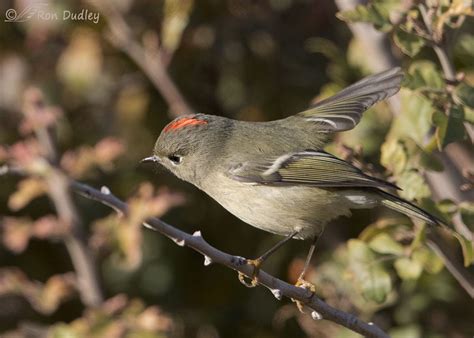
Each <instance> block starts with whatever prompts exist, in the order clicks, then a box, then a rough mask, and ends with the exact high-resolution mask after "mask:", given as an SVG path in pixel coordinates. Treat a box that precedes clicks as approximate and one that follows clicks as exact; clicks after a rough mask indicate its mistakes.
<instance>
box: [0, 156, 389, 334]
mask: <svg viewBox="0 0 474 338" xmlns="http://www.w3.org/2000/svg"><path fill="white" fill-rule="evenodd" d="M8 173H10V174H15V175H21V176H24V175H27V174H28V173H26V172H25V171H24V170H22V169H21V168H19V167H14V166H8V165H4V166H2V167H0V175H5V174H8ZM68 182H69V186H70V187H71V189H72V190H73V191H74V192H76V193H77V194H79V195H82V196H83V197H85V198H88V199H91V200H94V201H97V202H100V203H102V204H104V205H107V206H108V207H110V208H112V209H113V210H115V211H116V212H117V213H119V214H121V215H126V214H127V212H128V205H127V203H125V202H124V201H122V200H121V199H119V198H117V197H116V196H114V195H113V194H112V193H110V191H109V189H101V190H97V189H95V188H93V187H91V186H89V185H87V184H84V183H81V182H78V181H74V180H69V181H68ZM143 225H144V226H145V227H147V228H149V229H151V230H154V231H157V232H159V233H161V234H163V235H164V236H166V237H168V238H169V239H171V240H172V241H173V242H174V243H176V244H177V245H178V246H181V247H183V246H186V247H189V248H191V249H193V250H195V251H197V252H199V253H201V254H202V255H203V256H204V258H205V259H204V264H205V265H206V266H207V265H210V264H212V263H218V264H222V265H224V266H227V267H228V268H230V269H233V270H235V271H238V272H241V273H243V274H244V275H246V276H252V274H253V267H252V266H250V265H248V264H246V259H245V258H243V257H240V256H234V255H230V254H228V253H226V252H223V251H221V250H219V249H217V248H215V247H213V246H212V245H210V244H209V243H208V242H206V241H205V240H204V238H203V237H202V235H201V232H200V231H196V232H194V233H193V234H192V235H191V234H188V233H186V232H184V231H182V230H179V229H178V228H176V227H174V226H172V225H170V224H168V223H165V222H163V221H162V220H160V219H158V218H156V217H153V218H149V219H147V220H146V221H145V222H144V223H143ZM258 283H259V284H260V285H262V286H264V287H266V288H267V289H269V290H270V291H271V292H272V294H273V295H274V296H275V297H276V298H277V299H278V300H280V299H281V298H282V297H283V296H285V297H287V298H291V299H294V300H297V301H299V302H301V303H302V304H304V305H305V306H306V307H308V308H309V309H311V310H312V313H311V316H312V317H313V318H316V319H326V320H329V321H332V322H334V323H337V324H339V325H342V326H344V327H346V328H348V329H350V330H352V331H354V332H357V333H360V334H362V335H364V336H366V337H377V338H388V337H389V336H388V335H387V334H386V333H385V332H384V331H383V330H382V329H380V328H379V327H378V326H377V325H375V324H374V323H372V322H369V323H366V322H364V321H362V320H360V319H359V318H357V317H356V316H355V315H353V314H350V313H347V312H344V311H341V310H338V309H336V308H333V307H332V306H330V305H329V304H327V303H325V302H324V301H322V300H321V299H320V298H318V297H317V296H316V295H315V294H314V293H313V292H311V291H309V290H308V289H305V288H302V287H296V286H295V285H292V284H289V283H286V282H284V281H282V280H281V279H278V278H276V277H274V276H272V275H270V274H268V273H266V272H265V271H263V270H259V272H258Z"/></svg>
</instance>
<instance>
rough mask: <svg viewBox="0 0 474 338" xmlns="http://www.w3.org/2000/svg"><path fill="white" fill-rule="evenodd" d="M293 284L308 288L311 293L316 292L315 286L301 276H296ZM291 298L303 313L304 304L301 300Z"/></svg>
mask: <svg viewBox="0 0 474 338" xmlns="http://www.w3.org/2000/svg"><path fill="white" fill-rule="evenodd" d="M295 286H297V287H299V288H303V289H306V290H309V291H311V292H312V293H315V292H316V286H315V285H314V284H312V283H310V282H308V281H306V280H304V279H303V278H302V277H300V278H298V280H297V281H296V284H295ZM291 300H292V301H293V302H295V303H296V307H297V308H298V310H300V312H301V313H305V312H304V304H303V303H302V302H301V301H299V300H296V299H293V298H292V299H291Z"/></svg>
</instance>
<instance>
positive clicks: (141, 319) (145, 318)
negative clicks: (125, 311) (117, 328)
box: [136, 306, 173, 332]
mask: <svg viewBox="0 0 474 338" xmlns="http://www.w3.org/2000/svg"><path fill="white" fill-rule="evenodd" d="M136 323H137V326H138V327H139V328H140V329H142V330H146V331H151V332H157V331H161V332H163V331H170V330H171V329H172V327H173V320H172V319H171V317H169V316H167V315H166V314H165V313H164V312H163V311H162V310H161V309H160V308H159V307H157V306H150V307H148V308H146V309H145V311H143V312H142V313H141V314H140V315H139V316H138V317H137V319H136Z"/></svg>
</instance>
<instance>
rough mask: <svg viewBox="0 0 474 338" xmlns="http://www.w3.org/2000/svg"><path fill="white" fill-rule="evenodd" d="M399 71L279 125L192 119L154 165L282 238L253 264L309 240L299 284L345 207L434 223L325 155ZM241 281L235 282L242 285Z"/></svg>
mask: <svg viewBox="0 0 474 338" xmlns="http://www.w3.org/2000/svg"><path fill="white" fill-rule="evenodd" d="M402 77H403V74H402V72H401V70H400V69H399V68H394V69H390V70H388V71H384V72H382V73H379V74H376V75H373V76H369V77H366V78H364V79H363V80H361V81H359V82H357V83H355V84H353V85H351V86H349V87H348V88H346V89H344V90H342V91H341V92H339V93H338V94H336V95H334V96H332V97H330V98H327V99H325V100H322V101H320V102H318V103H316V104H315V105H313V106H312V107H310V108H309V109H307V110H305V111H303V112H300V113H298V114H296V115H293V116H290V117H287V118H285V119H281V120H276V121H270V122H245V121H236V120H232V119H228V118H225V117H219V116H213V115H204V114H196V115H191V116H184V117H178V118H176V119H175V120H173V121H172V122H171V123H169V124H168V125H167V126H166V127H165V128H164V129H163V131H162V132H161V134H160V136H159V137H158V140H157V141H156V144H155V148H154V151H153V156H151V157H148V158H146V159H144V160H143V161H144V162H150V161H151V162H156V163H159V164H161V165H163V166H164V167H166V168H167V169H168V170H170V171H171V172H172V173H174V174H175V175H176V176H178V177H179V178H181V179H183V180H185V181H187V182H189V183H192V184H194V185H195V186H196V187H198V188H199V189H201V190H203V191H205V192H206V193H207V194H208V195H209V196H211V197H212V198H214V199H215V200H216V201H217V202H219V203H220V204H221V205H222V206H223V207H224V208H226V209H227V210H229V211H230V212H231V213H233V214H234V215H235V216H237V217H238V218H240V219H241V220H243V221H244V222H246V223H248V224H250V225H253V226H254V227H257V228H259V229H262V230H265V231H268V232H271V233H275V234H278V235H283V236H286V238H285V239H284V240H282V241H281V242H279V243H278V244H277V245H275V246H274V247H273V248H271V249H270V250H268V251H267V252H266V253H264V254H263V255H262V256H260V257H259V258H258V259H256V260H248V263H249V264H252V265H254V275H253V280H252V283H251V284H250V285H248V286H255V285H256V282H257V276H258V269H259V267H260V265H261V263H262V262H263V261H264V260H265V259H266V258H267V257H268V256H270V254H272V253H273V252H274V251H275V250H277V249H278V248H279V247H281V245H283V244H284V243H285V242H287V241H288V240H289V239H291V238H296V239H312V245H311V248H310V251H309V254H308V256H307V259H306V264H305V267H304V269H303V272H302V273H301V275H300V279H299V284H300V285H301V284H304V283H305V282H304V275H305V272H306V269H307V267H308V264H309V262H310V259H311V256H312V254H313V252H314V248H315V244H316V240H317V239H318V238H319V236H320V235H321V233H322V231H323V229H324V227H325V225H326V224H327V223H328V222H329V221H331V220H333V219H335V218H337V217H339V216H350V215H351V209H363V208H373V207H376V206H380V205H383V206H386V207H389V208H391V209H394V210H396V211H398V212H401V213H403V214H405V215H408V216H414V217H417V218H419V219H422V220H424V221H426V222H428V223H432V224H438V223H439V221H438V220H437V219H436V218H435V217H433V216H432V215H430V214H429V213H427V212H426V211H424V210H422V209H420V208H419V207H417V206H416V205H414V204H412V203H410V202H408V201H405V200H403V199H401V198H399V197H397V196H396V195H393V194H391V193H389V192H386V191H385V189H394V188H395V189H396V188H397V187H396V186H394V185H393V184H391V183H388V182H385V181H383V180H380V179H378V178H375V177H371V176H369V175H367V174H364V173H363V172H362V171H361V170H359V169H358V168H356V167H354V166H352V165H351V164H349V163H347V162H346V161H344V160H341V159H339V158H337V157H336V156H334V155H331V154H329V153H327V152H325V151H324V150H323V147H324V145H325V144H326V143H327V141H328V140H329V138H330V136H331V134H332V133H334V132H340V131H345V130H349V129H352V128H354V127H355V126H356V125H357V123H359V121H360V119H361V117H362V113H363V112H364V111H365V110H367V109H368V108H369V107H370V106H372V105H374V104H375V103H376V102H378V101H380V100H383V99H385V98H387V97H390V96H392V95H393V94H395V93H396V92H398V90H399V89H400V81H401V79H402ZM242 280H243V279H241V281H242Z"/></svg>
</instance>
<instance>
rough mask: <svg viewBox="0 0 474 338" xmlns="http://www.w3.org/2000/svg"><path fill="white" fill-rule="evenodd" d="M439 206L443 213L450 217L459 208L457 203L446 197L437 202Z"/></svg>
mask: <svg viewBox="0 0 474 338" xmlns="http://www.w3.org/2000/svg"><path fill="white" fill-rule="evenodd" d="M437 207H438V208H439V210H440V211H441V212H442V213H444V214H447V215H449V216H450V217H451V216H453V215H454V214H455V213H456V212H457V210H458V206H457V205H456V203H454V202H453V201H452V200H450V199H444V200H441V201H439V202H438V203H437Z"/></svg>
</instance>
